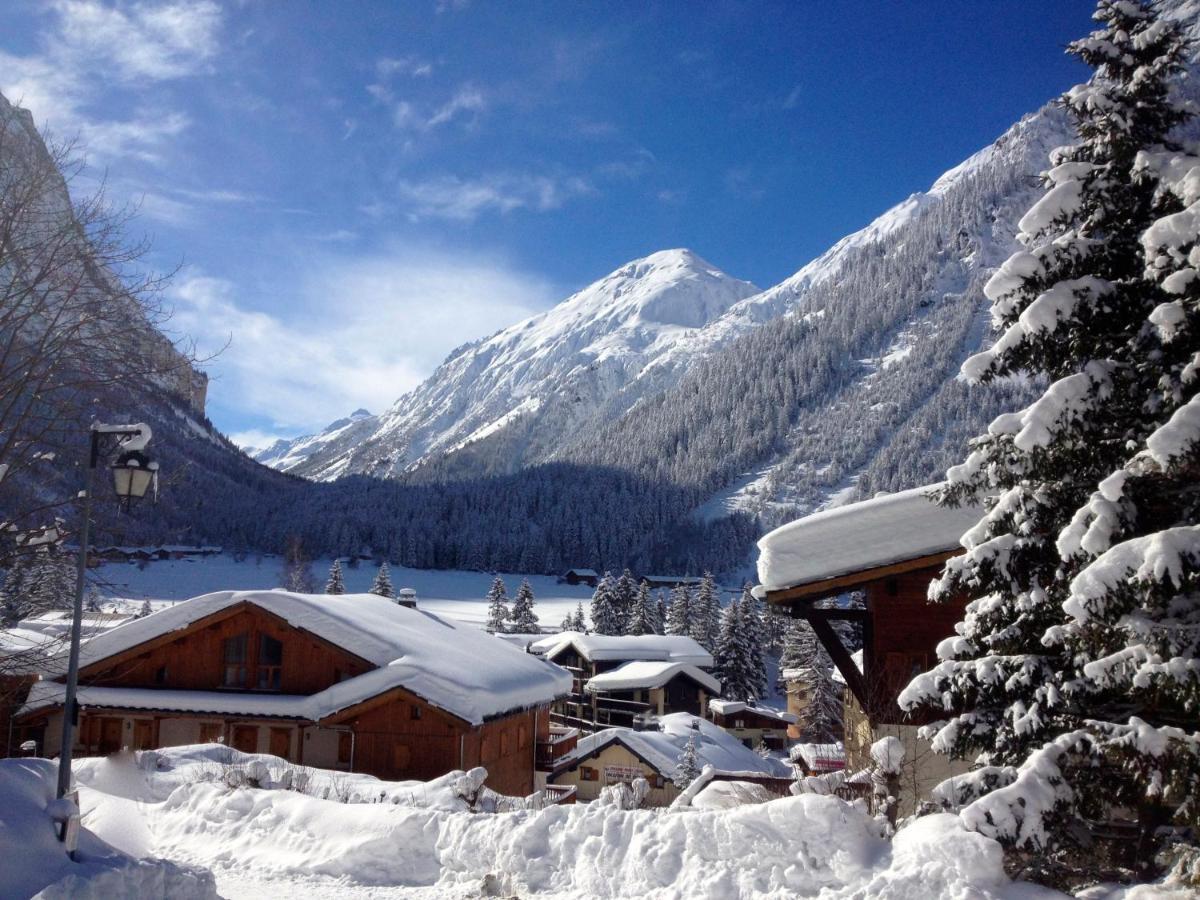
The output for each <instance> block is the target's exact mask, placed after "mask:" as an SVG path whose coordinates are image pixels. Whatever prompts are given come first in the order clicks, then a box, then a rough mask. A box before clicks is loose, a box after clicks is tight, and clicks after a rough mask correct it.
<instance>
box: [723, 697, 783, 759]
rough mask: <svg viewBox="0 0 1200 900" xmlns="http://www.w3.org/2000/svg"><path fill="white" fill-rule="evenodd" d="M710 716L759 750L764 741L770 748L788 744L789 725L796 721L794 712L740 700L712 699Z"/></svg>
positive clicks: (779, 748)
mask: <svg viewBox="0 0 1200 900" xmlns="http://www.w3.org/2000/svg"><path fill="white" fill-rule="evenodd" d="M708 718H709V720H710V721H711V722H712V723H713V724H714V725H718V726H720V727H721V728H724V729H725V730H726V731H728V732H729V733H730V734H732V735H733V736H734V737H735V738H737V739H738V740H739V741H741V742H742V743H743V744H745V745H746V746H747V747H750V748H751V749H758V746H759V744H763V745H765V746H766V747H767V748H768V749H771V750H782V749H784V748H785V747H786V746H787V742H788V728H789V727H792V726H794V725H795V724H796V721H797V716H796V715H795V714H793V713H790V712H782V711H780V710H777V709H771V708H770V707H767V706H757V705H755V704H754V703H753V702H751V703H744V702H742V701H740V700H709V701H708Z"/></svg>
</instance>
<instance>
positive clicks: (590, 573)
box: [559, 569, 600, 587]
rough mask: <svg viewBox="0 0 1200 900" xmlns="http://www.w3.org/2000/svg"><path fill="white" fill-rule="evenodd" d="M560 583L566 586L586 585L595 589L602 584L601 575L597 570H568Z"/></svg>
mask: <svg viewBox="0 0 1200 900" xmlns="http://www.w3.org/2000/svg"><path fill="white" fill-rule="evenodd" d="M559 581H561V582H564V583H565V584H571V585H576V584H586V585H587V586H588V587H595V586H596V585H597V584H599V583H600V573H599V572H597V571H596V570H595V569H567V571H566V572H564V573H563V576H562V578H560V579H559Z"/></svg>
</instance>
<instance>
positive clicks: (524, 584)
mask: <svg viewBox="0 0 1200 900" xmlns="http://www.w3.org/2000/svg"><path fill="white" fill-rule="evenodd" d="M510 616H511V618H512V627H511V629H510V630H511V631H512V632H514V633H515V634H537V633H539V632H540V631H541V627H540V626H539V625H538V617H537V616H536V615H535V614H534V612H533V588H532V587H530V586H529V579H528V578H524V579H522V580H521V586H520V587H519V588H517V596H516V598H514V600H513V605H512V612H511V613H510Z"/></svg>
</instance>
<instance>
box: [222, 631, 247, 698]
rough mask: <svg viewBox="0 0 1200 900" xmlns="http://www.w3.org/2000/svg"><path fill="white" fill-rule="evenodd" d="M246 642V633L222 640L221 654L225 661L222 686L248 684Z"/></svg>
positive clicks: (241, 686) (242, 685)
mask: <svg viewBox="0 0 1200 900" xmlns="http://www.w3.org/2000/svg"><path fill="white" fill-rule="evenodd" d="M246 643H247V640H246V635H244V634H239V635H235V636H234V637H231V638H225V640H224V641H222V642H221V656H222V659H223V660H224V662H225V670H224V676H223V678H222V681H221V684H222V686H224V687H236V688H244V687H245V686H246Z"/></svg>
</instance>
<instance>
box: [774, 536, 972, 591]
mask: <svg viewBox="0 0 1200 900" xmlns="http://www.w3.org/2000/svg"><path fill="white" fill-rule="evenodd" d="M962 552H963V550H962V548H961V547H956V548H955V549H953V550H945V551H942V552H941V553H930V554H929V555H927V556H918V557H917V558H916V559H905V560H901V561H900V562H895V563H890V564H889V565H886V566H877V567H875V568H874V569H864V570H863V571H861V572H847V573H846V574H845V575H838V576H835V577H833V578H822V579H821V580H820V581H810V582H808V583H807V584H797V585H793V586H792V587H789V588H783V589H781V590H778V591H767V594H766V597H765V599H766V601H767V603H776V604H780V603H791V602H792V601H795V600H821V599H823V598H825V597H833V596H835V595H837V594H843V593H845V592H846V591H848V590H852V589H854V588H856V587H860V586H862V585H864V584H868V583H870V582H872V581H878V580H880V579H882V578H890V577H891V576H893V575H902V574H904V573H905V572H912V571H914V570H916V569H925V568H930V567H932V566H938V565H941V564H942V563H944V562H945V561H946V560H948V559H950V558H951V557H953V556H958V555H959V554H960V553H962Z"/></svg>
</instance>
